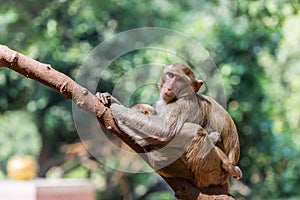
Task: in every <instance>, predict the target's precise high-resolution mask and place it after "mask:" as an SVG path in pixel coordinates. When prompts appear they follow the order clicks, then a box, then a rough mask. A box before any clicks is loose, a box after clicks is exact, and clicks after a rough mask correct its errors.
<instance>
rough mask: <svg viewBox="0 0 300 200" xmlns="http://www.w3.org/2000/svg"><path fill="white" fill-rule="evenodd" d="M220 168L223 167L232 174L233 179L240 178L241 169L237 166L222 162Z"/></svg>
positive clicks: (241, 175)
mask: <svg viewBox="0 0 300 200" xmlns="http://www.w3.org/2000/svg"><path fill="white" fill-rule="evenodd" d="M222 168H223V169H225V170H226V171H227V172H228V173H229V174H232V176H233V178H235V179H241V178H242V177H243V173H242V170H241V169H240V168H239V167H238V166H234V165H232V164H229V165H226V164H223V165H222Z"/></svg>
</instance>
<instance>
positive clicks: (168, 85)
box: [160, 72, 187, 103]
mask: <svg viewBox="0 0 300 200" xmlns="http://www.w3.org/2000/svg"><path fill="white" fill-rule="evenodd" d="M186 85H187V82H186V81H185V80H184V78H183V77H181V76H179V75H176V74H173V73H171V72H168V73H166V79H165V83H164V85H163V87H162V89H161V91H160V95H161V97H162V98H163V100H164V101H165V102H166V103H169V102H171V101H173V100H175V99H176V98H177V97H176V96H177V95H176V94H178V93H179V91H180V90H181V89H183V88H184V87H186Z"/></svg>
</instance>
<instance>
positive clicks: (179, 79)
mask: <svg viewBox="0 0 300 200" xmlns="http://www.w3.org/2000/svg"><path fill="white" fill-rule="evenodd" d="M177 81H178V82H180V83H184V82H185V80H184V79H183V78H182V77H178V79H177Z"/></svg>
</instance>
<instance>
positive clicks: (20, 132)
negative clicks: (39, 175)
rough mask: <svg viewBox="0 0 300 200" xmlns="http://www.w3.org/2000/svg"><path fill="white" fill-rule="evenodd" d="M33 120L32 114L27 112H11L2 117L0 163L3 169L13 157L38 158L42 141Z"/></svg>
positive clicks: (0, 119)
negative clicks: (29, 156) (27, 156)
mask: <svg viewBox="0 0 300 200" xmlns="http://www.w3.org/2000/svg"><path fill="white" fill-rule="evenodd" d="M32 118H33V117H32V115H31V113H28V112H26V111H11V112H5V113H3V114H2V115H1V117H0V127H1V131H0V137H1V140H0V146H1V149H0V158H1V162H0V163H1V164H2V166H3V167H4V166H6V162H7V160H8V159H9V158H10V157H11V156H20V155H32V156H38V154H39V152H40V149H41V140H40V137H39V132H38V129H37V127H36V125H35V124H34V123H33V121H32ZM27 144H30V145H27Z"/></svg>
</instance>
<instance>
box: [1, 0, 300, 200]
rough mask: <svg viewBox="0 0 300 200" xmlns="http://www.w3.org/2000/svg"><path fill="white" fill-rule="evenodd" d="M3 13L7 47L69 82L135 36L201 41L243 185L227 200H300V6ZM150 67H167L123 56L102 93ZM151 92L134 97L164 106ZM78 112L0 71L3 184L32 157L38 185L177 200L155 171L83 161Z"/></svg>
mask: <svg viewBox="0 0 300 200" xmlns="http://www.w3.org/2000/svg"><path fill="white" fill-rule="evenodd" d="M0 5H1V6H0V43H1V44H4V45H7V46H8V47H9V48H11V49H14V50H16V51H19V52H21V53H23V54H25V55H27V56H29V57H31V58H33V59H37V60H39V61H41V62H44V63H49V64H51V65H52V66H53V67H54V68H56V69H57V70H59V71H61V72H63V73H66V74H67V75H69V76H71V77H73V78H74V77H75V74H76V70H77V69H78V68H79V66H80V65H81V63H82V62H83V61H84V59H85V58H86V57H87V56H88V53H89V52H90V51H91V50H92V49H93V48H95V47H96V46H97V45H98V44H99V43H101V42H102V41H104V40H105V39H108V38H111V37H112V36H114V35H115V34H117V33H119V32H122V31H126V30H129V29H133V28H138V27H163V28H169V29H172V30H176V31H179V32H181V33H184V34H185V35H186V36H188V37H190V38H192V39H194V40H195V41H197V42H198V43H200V44H202V45H203V47H204V48H205V49H206V50H207V51H208V52H209V53H210V55H211V56H212V58H213V59H214V61H215V62H216V65H217V67H218V70H219V73H220V74H221V75H222V79H223V82H224V86H225V90H226V95H227V110H228V111H229V113H230V114H231V116H232V117H233V119H234V121H235V123H236V125H237V128H238V130H239V135H240V144H241V159H240V162H239V166H240V167H241V168H242V170H243V174H244V177H243V178H242V179H241V180H240V181H233V182H232V193H233V194H234V195H235V196H236V197H237V198H238V199H287V198H290V199H293V198H294V199H297V197H298V198H300V191H299V188H300V159H299V156H300V145H299V144H300V140H299V139H300V135H299V132H300V103H299V99H300V26H299V23H300V11H299V10H300V9H299V8H300V7H299V6H300V4H299V1H298V0H258V1H250V0H236V1H229V0H228V1H226V0H221V1H218V0H212V1H202V0H198V1H197V0H188V1H179V0H177V1H174V0H173V1H171V0H169V1H162V0H153V1H149V0H148V1H147V0H140V1H133V0H128V1H124V0H111V1H104V0H53V1H49V0H39V1H37V0H25V1H9V0H8V1H7V0H0ZM174 45H177V44H176V41H174ZM154 60H159V61H160V62H165V63H172V59H170V58H169V57H165V56H162V57H159V56H158V55H157V54H155V53H153V54H151V52H150V53H149V52H148V53H144V52H143V51H141V52H132V53H130V54H128V55H124V57H123V58H122V59H118V60H117V61H116V62H115V63H114V64H113V65H114V66H115V67H114V72H113V74H110V76H109V77H110V78H109V79H107V80H106V81H104V82H103V83H102V84H101V88H100V89H101V90H102V91H111V90H112V89H113V84H114V80H115V79H116V78H117V77H118V76H119V75H120V74H121V73H122V72H123V71H124V70H127V71H128V70H130V69H131V68H132V67H134V66H136V65H140V64H143V63H145V64H147V63H151V62H153V61H154ZM208 78H209V77H208ZM145 94H147V91H143V90H142V89H141V91H140V96H138V95H137V96H138V97H137V98H136V100H138V101H143V100H144V101H146V102H149V103H153V102H154V101H155V98H157V97H155V96H154V97H152V96H151V95H150V94H149V95H150V97H151V98H149V96H148V95H145ZM143 97H144V98H143ZM71 107H72V106H71V102H70V101H67V100H66V99H64V98H63V97H62V96H61V95H59V94H57V93H56V92H54V91H52V90H50V89H48V88H46V87H44V86H43V85H41V84H39V83H36V82H35V81H32V80H29V79H26V78H24V77H23V76H21V75H19V74H17V73H15V72H13V71H11V70H8V69H2V68H1V69H0V138H1V139H0V179H6V178H8V176H7V173H6V169H5V166H6V163H7V160H8V158H9V157H11V156H13V155H20V154H31V155H34V156H36V157H37V159H38V161H39V166H40V170H39V176H40V177H49V178H50V177H71V178H85V177H88V178H90V179H92V181H93V182H94V183H95V184H96V186H97V198H98V199H99V200H100V199H172V197H173V195H172V194H171V192H170V190H168V189H166V186H165V185H164V184H163V183H162V182H161V179H159V177H158V176H157V175H155V174H146V173H140V174H127V173H123V172H118V171H115V170H113V169H110V168H108V167H105V166H104V165H102V164H101V163H100V162H95V159H93V158H92V157H91V156H90V155H89V154H88V153H87V152H86V153H83V154H84V155H82V154H80V153H78V152H84V148H83V147H82V146H81V144H80V143H78V142H79V139H78V135H77V132H76V129H75V126H74V123H73V119H72V112H71ZM298 140H299V141H298ZM76 152H77V153H76ZM81 158H88V162H87V163H83V162H82V160H83V159H81ZM112 159H113V158H112Z"/></svg>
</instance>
